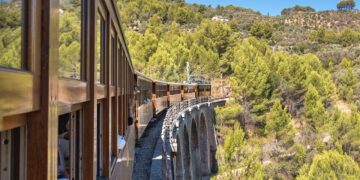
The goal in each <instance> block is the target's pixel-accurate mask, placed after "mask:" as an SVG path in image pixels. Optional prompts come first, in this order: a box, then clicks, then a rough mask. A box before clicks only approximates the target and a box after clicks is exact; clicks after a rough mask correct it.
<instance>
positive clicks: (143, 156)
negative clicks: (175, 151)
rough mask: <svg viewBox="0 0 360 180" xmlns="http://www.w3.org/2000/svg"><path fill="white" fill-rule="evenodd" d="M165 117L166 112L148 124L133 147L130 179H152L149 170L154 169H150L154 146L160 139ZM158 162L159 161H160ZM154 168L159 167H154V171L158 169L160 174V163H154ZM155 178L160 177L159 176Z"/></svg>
mask: <svg viewBox="0 0 360 180" xmlns="http://www.w3.org/2000/svg"><path fill="white" fill-rule="evenodd" d="M165 115H166V110H165V111H164V112H163V113H161V114H160V115H158V117H157V118H156V120H155V121H153V122H150V123H149V125H148V126H147V128H146V129H145V132H144V134H143V135H142V137H141V138H140V139H139V140H138V141H137V143H136V145H135V162H134V171H133V177H132V178H133V179H134V180H148V179H150V177H151V176H152V177H154V174H151V173H152V172H151V169H152V168H154V167H152V165H153V155H154V152H155V149H156V144H157V142H158V140H159V139H160V134H161V129H162V126H163V123H164V118H165ZM159 161H161V159H160V160H159ZM154 165H155V164H154ZM155 166H159V167H158V168H157V167H155V169H159V170H160V171H159V172H160V173H161V163H156V165H155ZM155 173H156V172H155ZM157 177H161V174H160V175H159V176H157ZM151 179H153V178H151Z"/></svg>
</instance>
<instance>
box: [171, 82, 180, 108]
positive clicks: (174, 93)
mask: <svg viewBox="0 0 360 180" xmlns="http://www.w3.org/2000/svg"><path fill="white" fill-rule="evenodd" d="M181 90H182V85H181V84H177V83H169V93H168V96H169V105H170V106H172V105H173V104H175V103H177V102H180V101H181Z"/></svg>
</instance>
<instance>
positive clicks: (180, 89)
mask: <svg viewBox="0 0 360 180" xmlns="http://www.w3.org/2000/svg"><path fill="white" fill-rule="evenodd" d="M134 77H135V78H134V81H135V84H136V87H135V89H136V92H135V98H136V105H135V109H136V114H135V116H136V121H135V125H136V126H135V127H136V131H137V134H136V138H137V139H138V138H140V137H141V136H142V134H143V132H144V130H145V128H146V127H147V125H148V123H149V121H150V120H151V119H153V118H154V117H155V116H157V115H158V114H160V113H161V112H163V111H164V110H165V109H167V108H169V107H170V106H172V105H174V104H176V103H179V102H181V101H184V100H189V99H195V98H200V97H211V84H193V83H173V82H163V81H157V80H152V79H150V78H148V77H146V76H145V75H143V74H141V73H140V72H138V71H135V74H134Z"/></svg>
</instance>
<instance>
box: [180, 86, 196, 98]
mask: <svg viewBox="0 0 360 180" xmlns="http://www.w3.org/2000/svg"><path fill="white" fill-rule="evenodd" d="M196 92H197V85H196V84H183V94H182V97H183V100H188V99H194V98H196Z"/></svg>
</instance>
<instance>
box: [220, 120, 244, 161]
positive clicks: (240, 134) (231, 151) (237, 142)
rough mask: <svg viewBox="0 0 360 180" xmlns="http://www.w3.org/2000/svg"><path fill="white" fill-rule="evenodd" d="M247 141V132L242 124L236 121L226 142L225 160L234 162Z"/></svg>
mask: <svg viewBox="0 0 360 180" xmlns="http://www.w3.org/2000/svg"><path fill="white" fill-rule="evenodd" d="M245 143H246V141H245V133H244V131H243V130H242V129H241V127H240V124H239V123H238V122H236V123H235V125H234V129H233V130H232V131H231V132H230V134H229V135H228V136H227V137H226V139H225V143H224V151H225V161H226V162H227V163H228V164H231V163H232V161H233V160H234V157H237V156H239V155H240V151H241V148H243V145H244V144H245Z"/></svg>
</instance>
